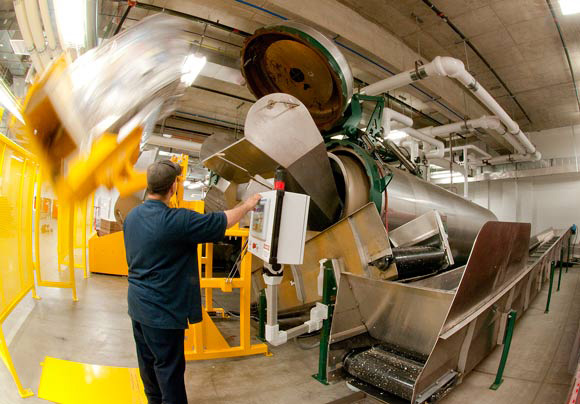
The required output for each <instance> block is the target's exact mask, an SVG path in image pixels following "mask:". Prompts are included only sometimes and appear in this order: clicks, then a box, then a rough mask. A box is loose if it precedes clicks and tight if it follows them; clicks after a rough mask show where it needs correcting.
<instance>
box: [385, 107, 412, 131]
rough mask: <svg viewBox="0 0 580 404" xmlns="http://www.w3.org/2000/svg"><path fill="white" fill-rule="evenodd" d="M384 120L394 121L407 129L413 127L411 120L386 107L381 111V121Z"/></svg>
mask: <svg viewBox="0 0 580 404" xmlns="http://www.w3.org/2000/svg"><path fill="white" fill-rule="evenodd" d="M384 120H390V121H395V122H398V123H400V124H403V125H405V126H408V127H411V126H413V119H411V118H410V117H408V116H407V115H403V114H401V113H400V112H397V111H395V110H394V109H391V108H387V107H385V108H384V109H383V121H384Z"/></svg>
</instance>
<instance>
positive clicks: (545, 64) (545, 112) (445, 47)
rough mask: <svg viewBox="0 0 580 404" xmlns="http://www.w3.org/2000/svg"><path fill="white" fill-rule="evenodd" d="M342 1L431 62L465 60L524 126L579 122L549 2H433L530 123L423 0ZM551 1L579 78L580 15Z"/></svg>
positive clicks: (556, 125)
mask: <svg viewBox="0 0 580 404" xmlns="http://www.w3.org/2000/svg"><path fill="white" fill-rule="evenodd" d="M340 2H341V3H343V4H346V5H348V6H349V7H351V8H353V9H354V10H355V11H356V12H358V13H360V14H361V15H363V16H364V17H365V18H367V19H369V20H371V21H374V22H376V23H378V24H380V25H381V26H383V27H385V28H386V29H388V30H389V31H391V32H393V33H394V34H395V35H397V36H398V37H400V38H401V39H402V40H403V41H404V42H405V43H406V44H407V45H408V46H409V47H411V48H413V49H415V50H416V51H417V53H419V54H420V55H421V56H423V57H425V58H426V59H432V58H433V57H435V56H437V55H449V56H453V57H456V58H458V59H461V60H463V62H464V63H465V65H466V66H467V67H468V68H469V70H470V71H471V72H472V74H473V75H474V76H475V77H476V78H477V79H478V80H479V81H480V82H481V83H482V84H483V85H484V86H485V87H486V88H487V89H488V90H489V91H490V92H491V93H492V95H494V96H495V97H496V98H497V99H498V101H499V102H500V104H501V105H502V106H503V107H504V108H505V109H506V111H508V112H509V113H511V114H512V116H513V117H514V118H515V119H516V120H517V121H518V123H519V124H520V125H521V126H522V127H525V128H526V129H529V130H540V129H547V128H553V127H560V126H566V125H572V124H578V123H580V113H579V112H578V104H577V101H576V97H575V94H574V87H573V82H572V77H571V74H570V70H569V68H568V65H567V62H566V58H565V54H564V49H563V47H562V44H561V41H560V38H559V36H558V31H557V29H556V25H555V23H554V21H553V18H552V15H551V14H550V11H549V8H548V5H547V3H546V1H544V0H495V1H494V0H433V1H432V3H433V4H434V5H435V6H436V7H438V8H439V9H440V10H441V11H442V12H443V13H444V14H446V15H447V16H448V17H449V19H450V21H452V23H453V24H455V25H456V26H457V27H458V28H459V29H460V31H462V32H463V34H464V35H465V36H466V37H467V38H468V39H469V40H470V41H471V42H472V43H473V45H474V46H475V47H476V48H477V49H478V50H479V52H480V53H481V54H482V55H483V56H484V58H485V59H486V60H487V61H488V63H489V64H490V65H491V66H492V67H493V68H494V69H495V70H496V72H497V74H498V75H499V76H500V77H501V78H502V80H503V81H504V82H505V83H506V84H507V86H508V87H509V88H510V89H511V91H512V93H513V94H514V95H515V97H516V98H517V100H518V101H519V102H520V104H521V105H522V107H523V109H524V110H525V111H526V113H527V114H528V115H529V117H530V120H531V122H528V121H527V119H526V118H525V117H524V114H523V113H522V111H521V110H520V109H519V107H518V106H516V105H515V103H514V102H513V100H512V99H511V97H510V96H509V95H508V93H507V92H506V90H505V88H503V86H502V85H501V84H500V82H499V81H498V80H497V78H495V77H494V75H493V74H492V73H491V71H490V70H489V69H488V68H487V67H486V66H485V65H484V63H483V62H482V61H481V59H480V58H479V57H478V56H477V55H476V54H475V53H473V51H471V49H469V48H468V47H466V46H465V44H464V42H463V41H462V40H461V38H460V37H459V35H458V34H457V33H455V32H453V30H452V29H451V28H450V27H449V26H448V25H447V23H446V22H444V21H443V20H442V19H441V18H439V17H438V16H437V15H436V14H435V13H434V12H433V11H432V10H431V9H430V8H429V7H427V6H426V5H425V4H424V3H423V2H422V1H421V0H406V1H400V0H366V1H356V0H340ZM552 3H553V7H554V9H555V11H556V14H557V17H558V20H559V22H560V24H561V26H562V30H563V34H564V39H565V42H566V44H567V46H568V48H569V52H570V57H571V60H572V64H573V67H574V69H575V72H574V73H575V75H576V77H577V78H578V77H579V76H580V14H575V15H569V16H563V15H561V13H560V9H559V5H558V1H557V0H552ZM579 84H580V83H579Z"/></svg>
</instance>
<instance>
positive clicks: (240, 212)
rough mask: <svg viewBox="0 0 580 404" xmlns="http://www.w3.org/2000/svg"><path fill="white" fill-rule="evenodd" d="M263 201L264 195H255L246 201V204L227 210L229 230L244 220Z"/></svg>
mask: <svg viewBox="0 0 580 404" xmlns="http://www.w3.org/2000/svg"><path fill="white" fill-rule="evenodd" d="M260 199H262V195H260V194H255V195H252V196H251V197H249V198H248V199H246V200H245V201H244V202H242V203H241V204H239V205H238V206H236V207H235V208H233V209H230V210H226V211H225V214H226V217H227V218H228V228H230V227H232V226H233V225H235V224H236V223H238V222H239V221H240V220H242V218H243V217H244V216H245V215H246V214H247V213H248V212H249V211H251V210H252V209H254V208H255V207H256V205H257V204H258V202H260Z"/></svg>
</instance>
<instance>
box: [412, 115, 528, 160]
mask: <svg viewBox="0 0 580 404" xmlns="http://www.w3.org/2000/svg"><path fill="white" fill-rule="evenodd" d="M471 129H490V130H493V131H495V132H497V133H499V134H500V135H501V136H503V137H505V139H506V140H507V141H508V142H509V143H510V144H511V145H512V146H513V148H514V149H515V150H516V151H517V152H518V153H519V154H525V149H524V148H523V146H522V145H521V144H520V143H519V142H518V141H517V140H516V138H515V137H513V136H506V135H507V134H508V132H507V129H506V128H505V126H503V125H502V123H501V122H500V120H499V118H498V117H496V116H487V115H484V116H482V117H479V118H476V119H470V120H468V121H462V122H454V123H450V124H448V125H441V126H435V127H433V126H429V127H427V128H421V129H419V130H420V131H421V132H423V133H425V134H426V135H429V136H445V135H449V134H451V133H454V132H459V133H461V132H466V131H469V130H471ZM490 157H491V156H490Z"/></svg>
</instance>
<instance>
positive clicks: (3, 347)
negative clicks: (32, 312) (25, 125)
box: [0, 134, 38, 398]
mask: <svg viewBox="0 0 580 404" xmlns="http://www.w3.org/2000/svg"><path fill="white" fill-rule="evenodd" d="M0 147H1V148H0V175H1V174H2V170H3V168H4V158H5V154H6V152H7V151H11V152H12V153H14V154H16V155H18V156H19V157H20V158H22V168H21V172H20V173H19V175H20V180H19V187H18V197H17V201H18V205H17V221H18V223H17V225H16V237H17V241H18V251H17V252H16V254H18V269H19V270H18V276H19V277H20V283H21V285H22V286H23V288H22V290H21V291H20V293H18V295H16V296H15V297H14V298H13V300H12V301H11V302H10V304H8V306H6V308H5V309H4V310H3V311H2V312H1V313H0V359H2V361H3V362H4V364H5V365H6V367H7V369H8V371H9V372H10V375H11V376H12V379H13V380H14V383H15V384H16V387H17V389H18V393H19V394H20V396H21V397H23V398H24V397H30V396H33V395H34V393H33V392H32V390H30V389H26V388H24V387H23V386H22V383H21V381H20V378H19V377H18V373H16V369H15V367H14V363H13V362H12V357H11V356H10V351H9V350H8V345H7V343H6V339H5V337H4V333H3V332H2V323H3V322H4V321H5V320H6V318H7V317H8V315H9V314H10V313H11V312H12V311H13V310H14V308H15V307H16V305H18V303H20V301H22V299H23V298H24V297H25V296H26V295H27V294H28V292H30V291H31V290H32V295H33V296H36V286H35V283H34V273H33V268H34V266H30V267H29V268H26V265H25V261H24V260H25V259H26V258H25V256H24V252H23V251H21V246H22V245H23V239H25V245H26V247H27V248H28V250H27V251H30V253H31V254H32V226H31V227H30V228H29V229H27V230H26V229H24V231H23V228H24V226H23V222H22V221H23V213H24V212H32V203H33V198H34V196H33V189H34V181H31V185H30V186H29V189H28V193H27V194H28V198H27V200H24V195H23V193H24V184H25V182H24V180H25V175H26V170H27V168H30V167H32V168H34V167H37V166H38V161H37V159H36V158H35V156H34V155H33V154H32V153H30V152H29V151H28V150H26V149H24V148H23V147H21V146H19V145H18V144H16V143H14V142H13V141H11V140H10V139H8V138H7V137H6V136H4V135H1V134H0ZM37 206H38V205H37ZM29 259H30V261H28V262H32V263H33V259H32V257H29ZM28 271H30V272H29V273H28V275H29V277H30V284H28V285H25V282H24V276H25V273H26V272H28ZM0 280H1V278H0ZM3 290H4V289H3V285H2V284H1V283H0V293H3Z"/></svg>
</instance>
